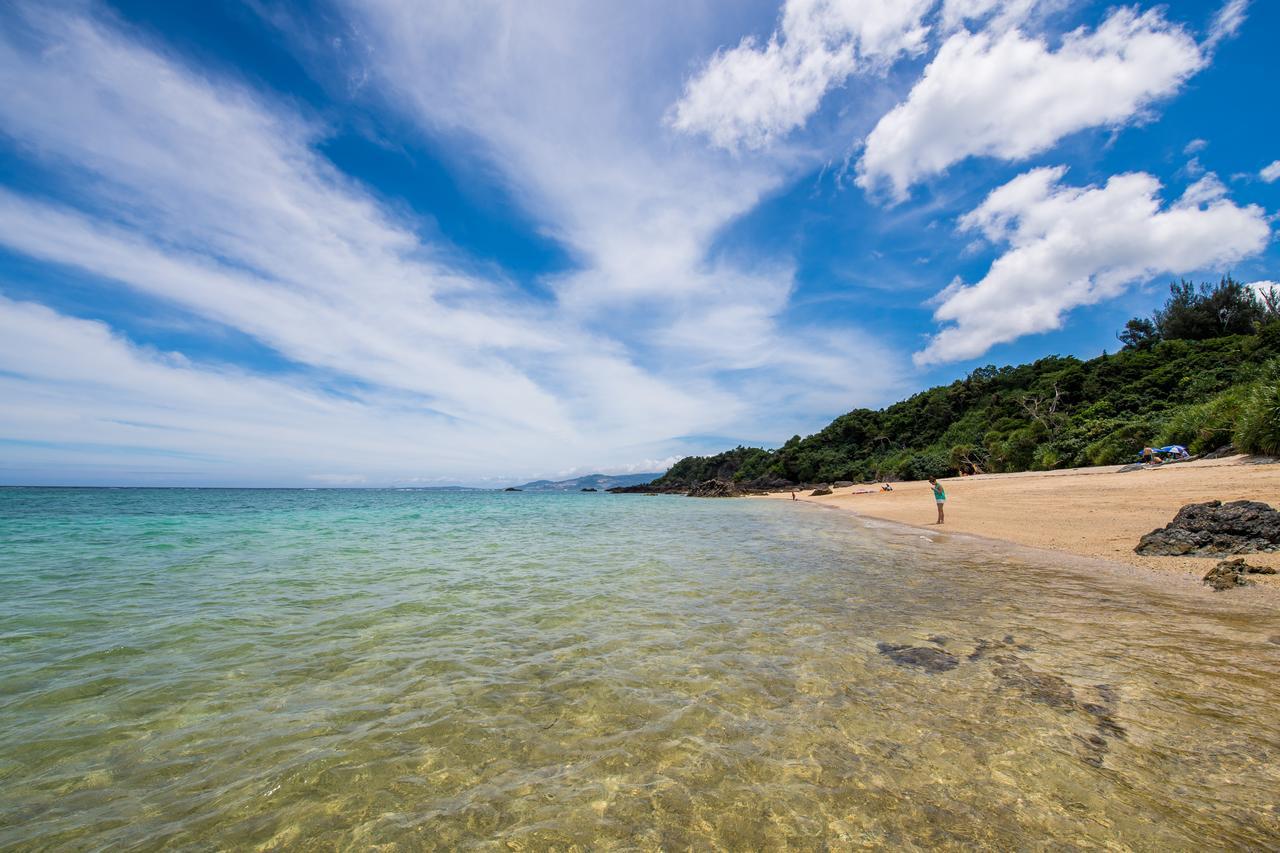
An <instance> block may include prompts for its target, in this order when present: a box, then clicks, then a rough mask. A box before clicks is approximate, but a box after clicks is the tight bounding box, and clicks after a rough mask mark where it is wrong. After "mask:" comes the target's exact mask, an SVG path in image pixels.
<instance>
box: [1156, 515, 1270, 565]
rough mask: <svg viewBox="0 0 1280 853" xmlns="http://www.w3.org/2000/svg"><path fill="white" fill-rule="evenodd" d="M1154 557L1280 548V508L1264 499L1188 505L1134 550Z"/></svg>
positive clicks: (1242, 552) (1236, 552)
mask: <svg viewBox="0 0 1280 853" xmlns="http://www.w3.org/2000/svg"><path fill="white" fill-rule="evenodd" d="M1133 550H1134V551H1135V552H1137V553H1139V554H1147V555H1154V556H1201V555H1214V554H1247V553H1250V552H1256V551H1280V511H1277V510H1275V509H1272V508H1271V507H1270V506H1268V505H1267V504H1265V503H1262V502H1261V501H1232V502H1231V503H1226V504H1224V503H1223V502H1222V501H1209V502H1208V503H1200V504H1187V505H1186V506H1184V507H1183V508H1182V509H1180V510H1178V514H1177V515H1176V516H1174V518H1173V521H1171V522H1169V523H1168V524H1167V525H1165V526H1164V527H1162V528H1160V529H1158V530H1153V531H1151V532H1150V533H1148V534H1147V535H1145V536H1143V537H1142V539H1141V540H1140V541H1139V542H1138V545H1137V547H1136V548H1134V549H1133Z"/></svg>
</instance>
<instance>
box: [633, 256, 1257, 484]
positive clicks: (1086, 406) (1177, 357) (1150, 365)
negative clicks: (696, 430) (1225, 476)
mask: <svg viewBox="0 0 1280 853" xmlns="http://www.w3.org/2000/svg"><path fill="white" fill-rule="evenodd" d="M1277 295H1278V294H1277V293H1276V292H1275V291H1274V290H1272V291H1268V292H1263V293H1259V292H1257V291H1255V290H1252V289H1250V288H1248V287H1245V286H1243V285H1241V284H1239V283H1238V282H1235V281H1233V280H1232V279H1231V278H1229V277H1228V278H1225V279H1223V280H1222V281H1221V282H1219V283H1218V284H1217V285H1207V284H1206V285H1201V286H1200V287H1199V288H1196V287H1194V286H1192V285H1191V284H1189V283H1187V282H1180V283H1178V284H1175V285H1173V286H1172V287H1171V294H1170V298H1169V300H1168V302H1166V304H1165V306H1164V307H1163V308H1162V309H1160V310H1159V311H1157V312H1156V313H1155V315H1154V316H1153V317H1151V318H1135V319H1133V320H1130V321H1129V323H1128V324H1127V326H1126V327H1125V329H1124V331H1123V332H1121V334H1120V335H1119V338H1120V340H1121V342H1122V343H1123V344H1124V348H1123V349H1121V350H1120V351H1119V352H1117V353H1115V354H1110V355H1109V354H1104V355H1102V356H1099V357H1098V358H1094V359H1091V360H1089V361H1081V360H1079V359H1076V358H1071V357H1058V356H1052V357H1049V358H1043V359H1040V360H1039V361H1036V362H1034V363H1032V364H1023V365H1019V366H1017V367H994V366H989V367H982V368H979V369H977V370H975V371H973V372H972V373H971V374H969V375H968V376H966V377H965V378H964V379H962V380H958V381H956V382H953V383H951V384H950V385H946V386H939V387H936V388H930V389H929V390H927V391H923V392H921V393H919V394H916V395H915V396H913V397H911V398H910V399H907V400H903V401H902V402H899V403H895V404H893V405H891V406H889V407H887V408H884V409H880V410H878V411H875V410H871V409H855V410H853V411H851V412H849V413H848V414H845V415H841V416H840V417H838V418H836V419H835V420H834V421H833V422H832V423H831V424H830V425H828V426H827V427H826V428H825V429H823V430H822V431H820V432H818V433H815V434H814V435H811V436H808V437H807V438H801V437H800V436H795V437H793V438H792V439H791V440H790V441H788V442H787V443H786V444H785V445H783V446H782V447H781V448H778V449H776V450H771V451H770V450H763V449H760V448H753V447H737V448H735V449H733V450H730V451H727V452H725V453H721V454H718V455H716V456H709V457H702V456H691V457H687V458H685V459H682V460H681V461H680V462H678V463H676V465H674V466H673V467H672V468H671V470H669V471H668V472H667V473H666V474H665V475H664V476H663V477H661V478H659V479H658V480H656V481H654V483H653V486H654V487H656V488H668V489H674V488H684V487H688V486H690V485H693V484H695V483H699V482H702V481H704V480H708V479H724V480H735V481H737V482H739V483H742V484H744V485H747V484H752V485H779V484H781V483H783V482H784V481H785V482H788V483H817V482H833V481H837V480H851V481H854V482H863V481H872V480H880V479H895V478H896V479H909V480H914V479H923V478H925V477H929V476H951V475H955V474H958V473H961V472H964V473H974V472H1004V471H1025V470H1046V469H1051V468H1067V467H1075V466H1082V465H1105V464H1112V463H1118V462H1128V461H1132V460H1133V459H1134V458H1135V457H1136V455H1137V453H1138V452H1139V451H1140V450H1141V449H1142V447H1143V446H1144V445H1153V444H1154V445H1163V444H1184V445H1186V446H1187V447H1188V448H1189V449H1190V450H1191V452H1192V453H1201V452H1206V451H1210V450H1214V449H1216V448H1219V447H1221V446H1223V445H1227V444H1230V443H1233V442H1234V443H1235V444H1236V445H1237V446H1238V447H1239V448H1240V449H1241V450H1243V451H1248V452H1258V453H1280V301H1278V300H1277Z"/></svg>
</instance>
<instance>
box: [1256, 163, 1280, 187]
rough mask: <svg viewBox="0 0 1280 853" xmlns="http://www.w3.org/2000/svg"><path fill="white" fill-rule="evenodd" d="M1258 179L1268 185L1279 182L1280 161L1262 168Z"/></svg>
mask: <svg viewBox="0 0 1280 853" xmlns="http://www.w3.org/2000/svg"><path fill="white" fill-rule="evenodd" d="M1258 177H1260V178H1262V180H1264V181H1266V182H1267V183H1269V184H1271V183H1275V182H1276V181H1277V180H1280V160H1273V161H1272V162H1271V164H1270V165H1269V166H1264V167H1263V168H1262V171H1260V172H1258Z"/></svg>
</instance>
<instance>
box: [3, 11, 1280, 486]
mask: <svg viewBox="0 0 1280 853" xmlns="http://www.w3.org/2000/svg"><path fill="white" fill-rule="evenodd" d="M1277 32H1280V5H1278V4H1275V3H1270V2H1263V0H1255V1H1254V2H1249V0H1211V1H1210V2H1191V0H1174V2H1169V3H1164V4H1152V3H1138V4H1134V5H1113V4H1110V3H1092V2H1068V0H785V2H782V3H781V4H779V3H778V2H776V0H774V2H759V0H696V1H695V2H690V0H681V1H680V2H674V0H673V2H663V0H654V2H647V3H601V2H594V0H581V2H567V1H566V2H559V0H546V2H538V3H527V2H521V0H511V2H497V0H492V2H491V0H429V1H428V2H418V0H315V2H306V0H298V2H283V0H228V2H223V3H201V4H193V3H165V2H155V0H153V1H152V2H135V0H116V2H107V1H106V0H100V1H99V2H88V1H87V0H83V1H82V0H68V2H49V1H48V0H41V2H26V0H12V2H7V3H5V4H3V5H2V6H0V483H9V484H49V485H187V486H203V485H244V486H313V487H321V486H433V485H451V484H464V485H478V486H498V485H506V484H509V483H514V482H520V481H524V480H529V479H534V478H538V477H553V478H562V477H569V476H574V475H577V474H583V473H590V472H597V471H599V472H606V473H622V472H639V471H660V470H663V469H664V468H665V466H667V465H669V464H670V463H671V462H673V461H674V460H675V459H678V458H680V457H681V456H684V455H688V454H691V453H708V452H717V451H720V450H723V449H726V448H729V447H732V446H735V445H737V444H740V443H741V444H749V445H763V446H777V445H779V444H781V443H782V442H784V441H785V440H786V439H787V438H789V437H790V436H792V435H796V434H801V435H803V434H808V433H811V432H813V431H815V430H817V429H820V428H821V427H822V426H824V425H825V424H826V423H827V422H829V421H830V420H831V418H833V417H834V416H836V415H839V414H841V413H843V412H846V411H848V410H850V409H852V408H855V407H860V406H867V407H880V406H884V405H887V404H889V403H891V402H894V401H895V400H898V399H902V398H904V397H906V396H909V395H911V394H912V393H915V392H917V391H919V390H922V389H924V388H927V387H929V386H932V385H936V384H940V383H946V382H950V381H952V380H954V379H957V378H959V377H962V376H964V375H965V374H967V373H968V372H969V371H971V370H973V369H974V368H975V367H979V366H983V365H987V364H1015V363H1020V362H1024V361H1029V360H1034V359H1036V358H1040V357H1043V356H1045V355H1050V354H1058V355H1075V356H1079V357H1081V358H1091V357H1093V356H1096V355H1098V354H1100V353H1102V352H1104V351H1113V352H1114V351H1115V350H1116V349H1118V348H1119V346H1120V344H1119V343H1118V342H1117V340H1116V337H1115V335H1116V332H1117V331H1118V330H1119V329H1121V328H1122V327H1123V325H1124V322H1125V320H1127V319H1128V318H1130V317H1132V316H1135V315H1138V314H1149V313H1150V312H1151V311H1152V310H1153V309H1154V308H1156V307H1158V306H1159V305H1160V304H1161V303H1162V302H1163V299H1164V295H1165V294H1166V293H1167V288H1168V285H1169V283H1170V282H1171V281H1173V280H1176V279H1178V278H1183V277H1185V278H1189V279H1192V280H1195V281H1216V280H1217V279H1218V278H1220V277H1221V276H1222V275H1224V274H1227V273H1230V274H1231V275H1233V276H1234V277H1235V278H1237V279H1239V280H1242V281H1247V282H1267V281H1276V280H1280V248H1278V246H1277V241H1276V226H1277V220H1276V217H1277V213H1278V212H1280V141H1278V140H1280V110H1276V109H1275V104H1274V100H1275V95H1274V92H1275V90H1276V87H1277V84H1280V56H1277V52H1276V51H1275V50H1274V46H1273V44H1272V43H1273V41H1274V34H1275V33H1277Z"/></svg>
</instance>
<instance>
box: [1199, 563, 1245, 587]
mask: <svg viewBox="0 0 1280 853" xmlns="http://www.w3.org/2000/svg"><path fill="white" fill-rule="evenodd" d="M1237 562H1241V563H1242V562H1244V561H1243V560H1240V561H1236V560H1223V561H1222V562H1221V563H1218V565H1216V566H1214V567H1213V568H1212V569H1210V570H1209V573H1208V574H1207V575H1205V576H1204V582H1205V585H1206V586H1211V587H1213V588H1214V590H1215V591H1217V592H1222V591H1224V590H1228V589H1235V588H1236V587H1238V586H1248V585H1249V581H1247V580H1245V576H1244V572H1242V571H1240V570H1239V568H1238V566H1237Z"/></svg>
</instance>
